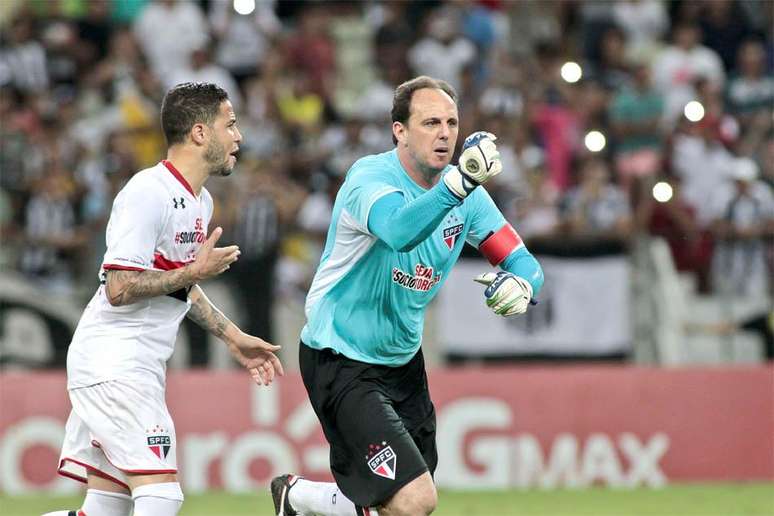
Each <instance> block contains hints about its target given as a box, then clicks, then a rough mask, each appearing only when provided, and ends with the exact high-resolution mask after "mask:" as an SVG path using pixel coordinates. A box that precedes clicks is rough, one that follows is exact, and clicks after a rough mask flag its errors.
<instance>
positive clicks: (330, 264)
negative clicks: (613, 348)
mask: <svg viewBox="0 0 774 516" xmlns="http://www.w3.org/2000/svg"><path fill="white" fill-rule="evenodd" d="M392 120H393V123H392V133H393V141H394V143H395V144H396V148H395V149H393V150H392V151H389V152H385V153H382V154H376V155H372V156H366V157H364V158H362V159H360V160H358V161H357V162H355V164H354V165H352V168H350V170H349V172H348V173H347V177H346V180H345V182H344V184H343V185H342V187H341V189H340V190H339V193H338V195H337V196H336V202H335V204H334V207H333V214H332V220H331V225H330V229H329V230H328V239H327V241H326V243H325V249H324V250H323V254H322V257H321V258H320V266H319V267H318V269H317V272H316V274H315V277H314V280H313V281H312V286H311V287H310V289H309V294H308V295H307V298H306V319H307V322H306V326H304V329H303V330H302V332H301V344H300V346H299V364H300V367H301V376H302V377H303V380H304V385H305V387H306V390H307V393H308V394H309V400H310V401H311V404H312V407H313V408H314V410H315V413H316V414H317V417H318V419H319V420H320V423H321V425H322V427H323V431H324V432H325V437H326V439H327V440H328V442H329V443H330V446H331V451H330V463H331V472H332V473H333V476H334V478H335V479H336V483H329V482H310V481H308V480H306V479H301V478H299V477H297V476H295V475H282V476H279V477H277V478H275V479H274V480H272V484H271V491H272V497H273V499H274V509H275V513H276V514H277V515H278V516H296V515H301V516H307V515H312V514H314V515H318V516H319V515H322V516H355V515H359V516H372V515H375V514H378V515H379V516H387V515H389V516H424V515H427V514H430V513H431V512H433V510H434V509H435V506H436V503H437V495H436V490H435V484H434V482H433V477H432V475H433V473H434V471H435V468H436V465H437V463H438V454H437V452H436V444H435V410H434V408H433V404H432V402H431V400H430V393H429V390H428V384H427V375H426V373H425V364H424V359H423V357H422V350H421V343H422V342H421V340H422V327H423V325H424V313H425V310H426V308H427V305H428V303H430V301H431V300H432V299H433V297H434V296H435V295H436V294H437V292H438V289H439V288H441V285H443V282H444V281H445V280H446V278H447V277H448V276H449V271H450V270H451V268H452V266H453V265H454V263H456V261H457V259H458V258H459V255H460V252H461V251H462V247H463V245H464V244H465V242H468V243H469V244H471V245H473V246H475V247H476V248H478V250H479V251H480V252H481V253H482V254H483V255H484V256H485V257H486V258H488V259H489V262H490V264H492V265H493V266H498V267H500V268H501V269H502V271H500V272H497V273H495V272H486V273H483V274H481V275H480V276H479V277H478V278H475V279H476V281H478V282H480V283H483V284H485V285H486V286H487V288H486V290H485V291H484V296H485V299H486V303H487V305H488V306H489V307H490V308H491V309H492V310H493V311H494V312H495V313H496V314H498V315H503V316H509V315H514V314H520V313H524V312H525V311H526V310H527V307H528V306H529V304H530V302H531V301H532V298H533V297H534V296H536V295H537V294H538V292H539V290H540V288H541V286H542V285H543V272H542V269H541V267H540V265H539V264H538V262H537V260H535V258H534V257H533V256H532V254H531V253H530V252H529V251H528V250H527V248H526V247H525V246H524V243H523V242H522V241H521V238H520V237H519V235H518V233H516V231H515V229H514V228H513V227H512V226H511V225H510V224H509V223H508V222H507V221H506V220H505V218H504V217H503V215H502V213H501V212H500V210H499V209H497V207H496V206H495V204H494V202H492V198H491V197H490V196H489V194H488V193H487V192H486V190H485V189H484V188H482V187H481V186H480V185H481V184H482V183H484V182H486V181H487V180H489V179H490V178H491V177H493V176H494V175H496V174H498V173H499V172H500V171H501V170H502V165H501V163H500V155H499V153H498V152H497V147H496V145H495V143H494V141H495V139H496V137H495V136H494V135H493V134H490V133H486V132H477V133H474V134H472V135H470V136H468V138H466V139H465V142H464V144H463V146H462V153H461V154H460V159H459V164H458V166H456V167H455V166H450V161H451V158H452V154H453V153H454V148H455V145H456V142H457V133H458V130H459V115H458V110H457V95H456V93H455V92H454V90H453V89H452V88H451V87H450V86H449V85H448V84H447V83H445V82H444V81H439V80H435V79H432V78H430V77H424V76H423V77H417V78H415V79H412V80H410V81H407V82H405V83H403V84H401V85H400V86H398V88H397V89H396V90H395V96H394V100H393V108H392Z"/></svg>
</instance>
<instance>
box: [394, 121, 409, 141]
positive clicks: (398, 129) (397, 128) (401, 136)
mask: <svg viewBox="0 0 774 516" xmlns="http://www.w3.org/2000/svg"><path fill="white" fill-rule="evenodd" d="M392 134H393V136H395V139H396V140H398V143H399V144H400V145H402V146H403V147H407V146H408V138H407V136H406V126H405V125H403V124H402V123H400V122H393V123H392Z"/></svg>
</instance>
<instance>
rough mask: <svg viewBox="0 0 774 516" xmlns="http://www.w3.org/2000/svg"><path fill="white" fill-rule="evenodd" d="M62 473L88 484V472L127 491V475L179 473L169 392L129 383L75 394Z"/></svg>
mask: <svg viewBox="0 0 774 516" xmlns="http://www.w3.org/2000/svg"><path fill="white" fill-rule="evenodd" d="M69 394H70V402H71V403H72V406H73V409H72V411H71V412H70V417H69V418H68V419H67V424H66V426H65V438H64V443H63V444H62V454H61V455H60V457H59V474H60V475H63V476H66V477H70V478H73V479H75V480H79V481H81V482H86V472H87V471H89V472H91V473H93V474H95V475H98V476H101V477H103V478H106V479H108V480H112V481H113V482H115V483H117V484H119V485H122V486H124V487H127V488H128V486H127V473H134V474H139V475H142V474H160V473H177V459H176V453H177V446H176V438H175V425H174V424H173V423H172V417H171V416H170V415H169V411H168V410H167V404H166V401H165V399H164V390H163V389H162V388H160V387H158V386H144V385H136V384H134V383H129V382H127V381H123V380H114V381H109V382H103V383H98V384H96V385H91V386H89V387H80V388H77V389H71V390H70V391H69Z"/></svg>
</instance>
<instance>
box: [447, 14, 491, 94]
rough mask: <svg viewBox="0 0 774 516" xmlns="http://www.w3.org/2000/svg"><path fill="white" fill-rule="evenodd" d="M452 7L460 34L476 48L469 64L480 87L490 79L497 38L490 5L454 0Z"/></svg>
mask: <svg viewBox="0 0 774 516" xmlns="http://www.w3.org/2000/svg"><path fill="white" fill-rule="evenodd" d="M452 5H454V6H455V8H456V9H457V12H458V18H459V20H460V33H461V34H462V35H463V36H465V37H466V38H468V40H469V41H471V42H472V43H473V44H474V45H475V46H476V54H477V58H476V60H475V61H473V63H471V64H472V66H473V67H474V68H473V72H474V79H475V81H476V83H477V84H476V85H477V86H478V87H481V86H483V85H484V84H485V83H486V81H487V80H489V78H490V77H491V62H492V57H493V54H492V50H493V48H494V45H495V42H496V36H497V34H496V32H495V20H494V14H493V11H492V5H491V4H483V3H479V2H475V1H472V0H456V1H455V2H453V3H452Z"/></svg>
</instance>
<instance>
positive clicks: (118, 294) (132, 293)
mask: <svg viewBox="0 0 774 516" xmlns="http://www.w3.org/2000/svg"><path fill="white" fill-rule="evenodd" d="M193 283H194V279H193V277H192V275H191V271H190V270H189V269H188V267H180V268H179V269H174V270H171V271H150V270H146V271H123V270H109V271H107V276H106V279H105V294H106V295H107V298H108V301H109V302H110V304H111V305H113V306H122V305H128V304H131V303H135V302H137V301H140V300H141V299H147V298H151V297H157V296H164V295H166V294H169V293H171V292H175V291H176V290H180V289H181V288H188V287H189V286H191V285H192V284H193Z"/></svg>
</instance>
